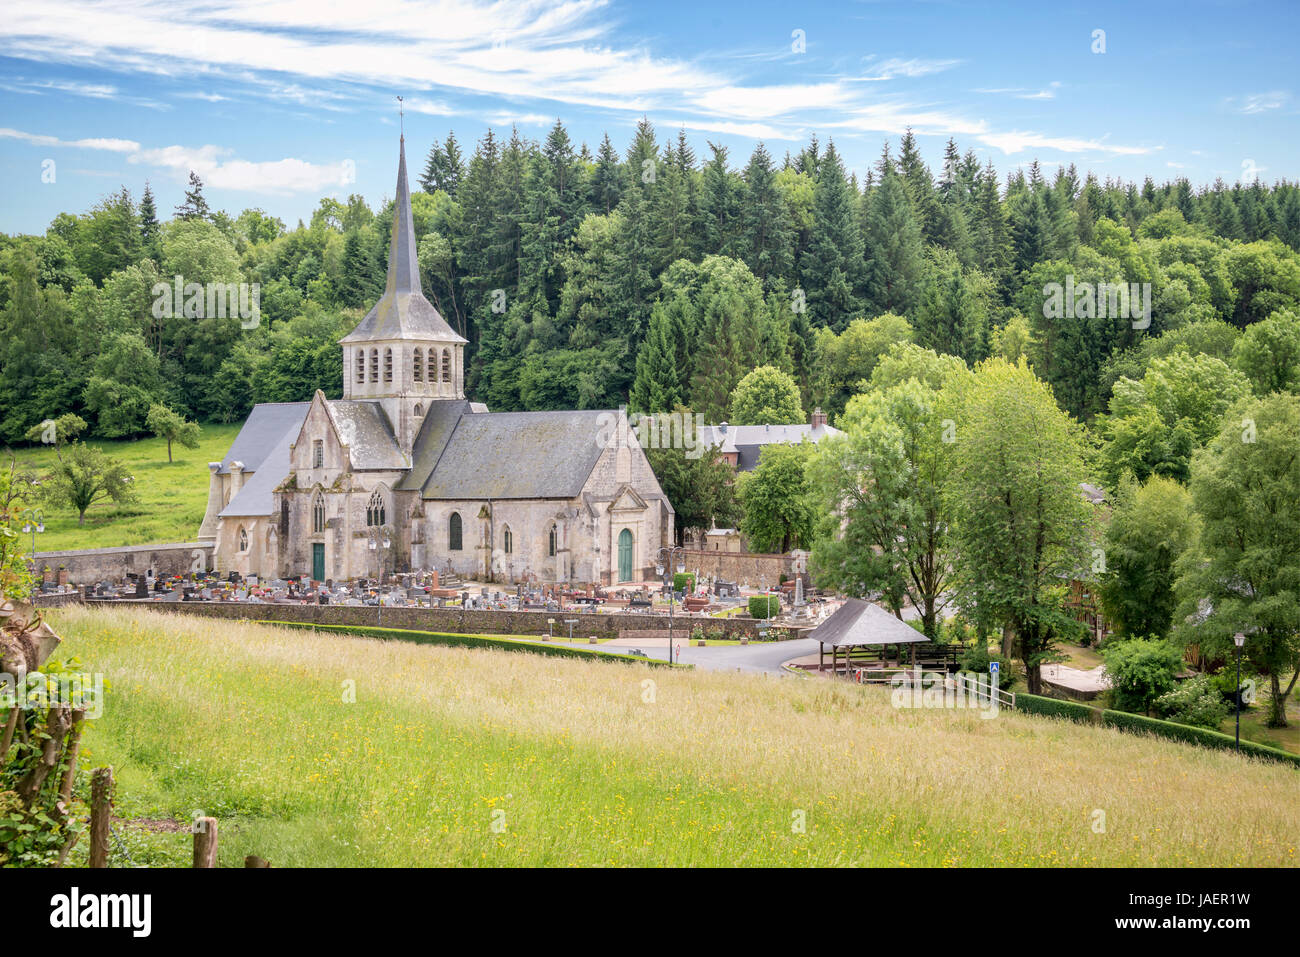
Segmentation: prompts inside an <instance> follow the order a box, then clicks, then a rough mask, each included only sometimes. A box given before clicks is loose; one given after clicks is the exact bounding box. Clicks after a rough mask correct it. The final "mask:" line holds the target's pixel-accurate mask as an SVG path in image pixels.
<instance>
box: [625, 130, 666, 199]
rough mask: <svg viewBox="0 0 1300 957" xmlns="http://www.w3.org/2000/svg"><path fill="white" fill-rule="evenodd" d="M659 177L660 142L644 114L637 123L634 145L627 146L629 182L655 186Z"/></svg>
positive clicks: (633, 139) (637, 184) (636, 184)
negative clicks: (657, 140) (656, 140)
mask: <svg viewBox="0 0 1300 957" xmlns="http://www.w3.org/2000/svg"><path fill="white" fill-rule="evenodd" d="M658 178H659V144H658V143H656V142H655V128H654V126H652V125H651V123H650V121H649V120H648V119H646V118H645V117H644V116H643V117H641V119H640V120H639V121H638V122H637V124H636V133H635V134H634V135H633V137H632V145H631V146H629V147H628V148H627V182H628V183H629V184H631V185H633V186H641V187H645V186H653V185H654V183H656V182H657V181H658Z"/></svg>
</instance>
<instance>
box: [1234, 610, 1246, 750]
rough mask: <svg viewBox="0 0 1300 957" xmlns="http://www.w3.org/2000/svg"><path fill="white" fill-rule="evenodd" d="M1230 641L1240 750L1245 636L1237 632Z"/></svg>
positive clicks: (1238, 747)
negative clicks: (1234, 657)
mask: <svg viewBox="0 0 1300 957" xmlns="http://www.w3.org/2000/svg"><path fill="white" fill-rule="evenodd" d="M1232 643H1233V644H1234V645H1236V646H1237V700H1236V701H1235V702H1233V703H1234V704H1235V705H1236V712H1237V750H1238V751H1240V750H1241V649H1242V646H1244V645H1245V644H1246V636H1245V635H1244V634H1242V633H1241V632H1237V633H1236V634H1235V635H1233V636H1232Z"/></svg>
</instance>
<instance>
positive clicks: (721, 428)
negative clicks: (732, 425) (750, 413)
mask: <svg viewBox="0 0 1300 957" xmlns="http://www.w3.org/2000/svg"><path fill="white" fill-rule="evenodd" d="M718 431H719V432H721V433H722V434H723V435H726V434H727V423H726V422H723V423H722V424H721V425H720V426H718Z"/></svg>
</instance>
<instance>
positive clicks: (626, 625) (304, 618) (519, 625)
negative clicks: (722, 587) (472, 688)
mask: <svg viewBox="0 0 1300 957" xmlns="http://www.w3.org/2000/svg"><path fill="white" fill-rule="evenodd" d="M87 604H91V605H126V606H133V607H134V606H143V607H145V608H150V609H153V610H155V611H162V612H179V613H181V614H188V615H206V616H207V617H209V618H238V619H251V620H259V621H292V622H308V623H314V624H318V625H356V626H368V627H371V628H374V627H379V628H410V629H413V630H416V631H437V632H444V633H447V634H454V635H531V636H533V637H536V636H538V635H544V634H546V629H547V624H546V623H547V619H548V618H554V619H555V634H557V635H565V636H567V635H568V633H569V626H568V625H566V624H565V623H564V622H565V619H567V618H574V619H577V620H578V624H576V625H574V626H573V636H574V637H575V638H578V637H583V638H586V637H589V636H591V635H596V636H597V637H599V638H618V637H619V633H620V632H629V631H650V630H656V631H657V630H659V629H663V628H667V627H668V617H667V616H666V615H643V614H628V613H613V614H608V615H602V614H592V613H590V612H588V613H582V612H578V613H570V612H567V611H564V612H547V611H487V610H482V611H462V610H460V609H459V608H381V607H378V606H374V607H371V606H361V607H358V606H355V605H351V606H350V605H271V604H268V605H250V604H244V603H242V602H199V601H187V602H156V601H140V600H135V599H113V600H105V599H91V600H90V601H89V602H87ZM757 624H758V623H757V622H756V621H754V620H753V619H739V620H738V619H735V618H708V617H691V616H687V615H681V614H679V615H676V616H675V617H674V620H673V628H674V630H682V629H684V630H682V635H683V637H686V636H687V635H689V634H690V628H693V627H694V626H695V625H701V626H702V627H704V628H705V629H706V630H707V629H709V628H712V627H715V626H716V627H717V628H720V629H721V630H722V631H724V632H725V633H726V635H727V637H728V638H739V637H741V636H742V635H744V636H746V637H748V638H757V637H758V629H757V627H756V626H757ZM801 630H802V629H792V628H783V627H781V626H779V625H774V626H773V627H772V630H771V631H770V632H769V634H770V635H772V636H774V637H776V638H778V639H780V640H784V639H787V638H797V637H799V633H800V631H801Z"/></svg>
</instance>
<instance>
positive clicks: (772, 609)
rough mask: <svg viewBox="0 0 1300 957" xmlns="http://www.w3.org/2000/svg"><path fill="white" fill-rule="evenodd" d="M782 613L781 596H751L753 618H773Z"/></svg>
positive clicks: (750, 608)
mask: <svg viewBox="0 0 1300 957" xmlns="http://www.w3.org/2000/svg"><path fill="white" fill-rule="evenodd" d="M780 613H781V596H780V595H751V596H750V599H749V616H750V617H751V618H773V617H775V616H776V615H778V614H780Z"/></svg>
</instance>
